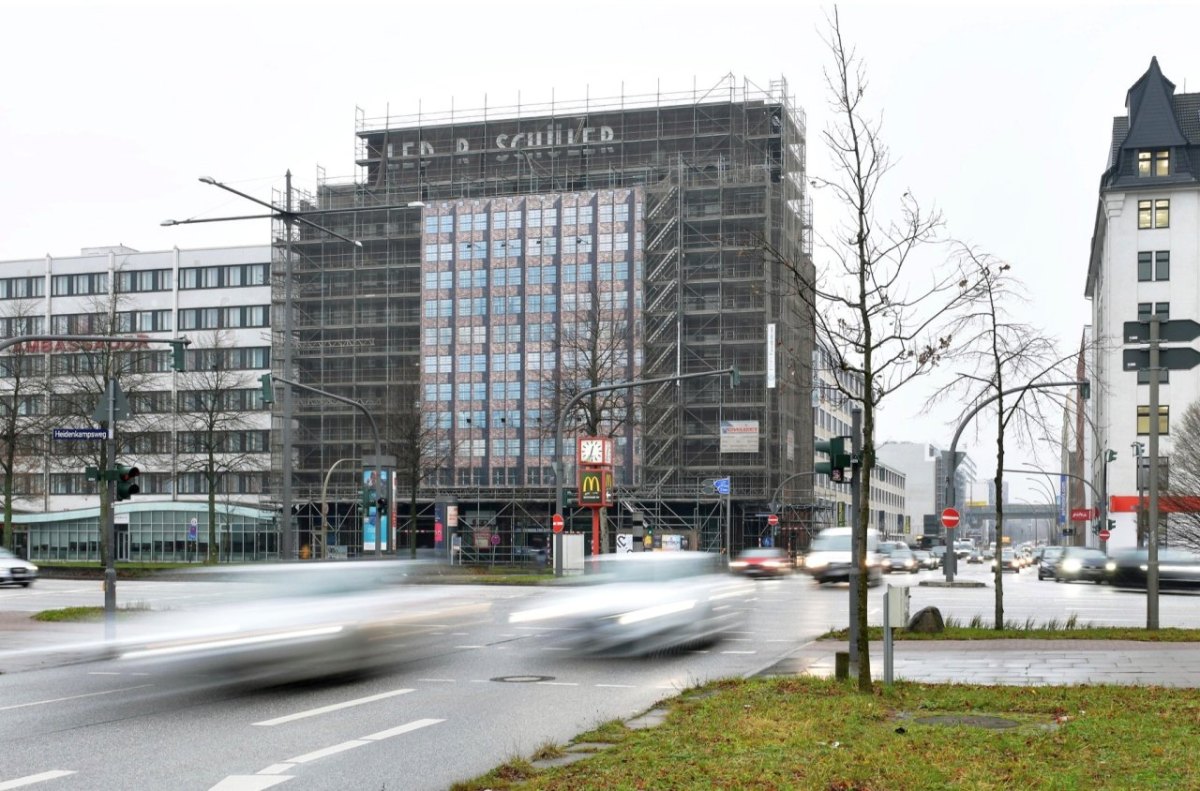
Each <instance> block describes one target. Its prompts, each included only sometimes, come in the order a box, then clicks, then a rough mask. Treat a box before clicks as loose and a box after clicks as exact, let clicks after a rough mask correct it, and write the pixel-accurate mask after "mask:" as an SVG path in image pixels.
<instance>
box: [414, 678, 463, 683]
mask: <svg viewBox="0 0 1200 791" xmlns="http://www.w3.org/2000/svg"><path fill="white" fill-rule="evenodd" d="M417 681H427V682H431V683H432V682H435V681H442V682H445V683H447V684H453V683H454V679H452V678H418V679H417Z"/></svg>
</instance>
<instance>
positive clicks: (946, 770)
mask: <svg viewBox="0 0 1200 791" xmlns="http://www.w3.org/2000/svg"><path fill="white" fill-rule="evenodd" d="M663 706H664V707H665V708H667V709H668V710H669V714H668V716H667V718H666V720H665V722H664V723H663V724H662V725H659V726H658V727H655V728H649V729H645V730H630V729H627V728H626V727H625V726H624V725H622V724H620V723H609V724H607V725H605V726H604V727H602V728H600V729H598V730H597V731H594V732H592V733H588V734H584V735H582V736H580V737H579V738H578V739H577V740H576V742H577V743H578V742H602V743H606V744H609V745H611V746H609V747H608V748H606V749H604V748H600V749H597V750H596V752H595V753H594V754H591V755H589V757H588V758H586V759H585V760H582V761H580V762H578V763H574V764H571V765H569V766H564V767H558V768H539V764H540V763H541V762H539V761H537V760H536V759H537V758H539V757H543V758H552V757H555V756H560V755H562V754H564V753H565V752H567V751H568V750H569V749H570V748H569V746H568V747H564V748H558V747H555V746H551V745H548V746H546V747H544V748H543V749H542V750H540V751H539V755H538V756H534V759H535V760H533V761H530V760H523V759H522V760H513V761H511V762H509V763H507V764H505V765H504V766H502V767H499V768H498V769H496V770H494V771H492V772H491V773H489V774H487V775H485V776H483V777H480V778H477V779H476V780H473V781H470V782H467V783H460V784H458V785H456V786H454V789H456V790H457V791H478V790H480V789H489V788H490V789H580V788H604V789H692V788H706V789H740V788H753V789H818V790H819V791H884V790H885V789H886V791H906V789H911V790H912V791H928V790H929V789H963V788H967V789H1014V788H1020V789H1028V788H1054V789H1089V791H1090V790H1091V789H1122V790H1125V789H1164V788H1200V763H1197V762H1196V761H1194V755H1193V753H1194V746H1195V745H1196V744H1198V743H1200V691H1197V690H1191V689H1166V688H1158V687H1118V686H1072V687H1028V688H1024V687H979V686H960V685H929V684H910V683H900V684H896V685H894V686H892V687H890V688H887V689H884V688H882V687H880V688H877V690H876V691H875V692H874V693H873V694H861V693H859V692H857V691H856V690H855V688H854V687H853V686H851V685H847V684H844V683H841V682H837V681H833V680H824V679H814V678H804V677H786V678H783V677H777V678H762V679H751V680H748V681H736V680H735V681H725V682H717V683H714V684H710V685H708V686H706V687H703V688H699V689H697V690H693V691H691V692H688V693H685V694H684V695H682V696H680V697H678V698H676V699H673V700H670V701H667V702H666V703H664V704H663ZM926 718H929V721H928V722H923V721H922V720H924V719H926ZM935 723H936V724H935ZM946 723H949V724H946ZM987 725H990V726H993V727H984V726H987Z"/></svg>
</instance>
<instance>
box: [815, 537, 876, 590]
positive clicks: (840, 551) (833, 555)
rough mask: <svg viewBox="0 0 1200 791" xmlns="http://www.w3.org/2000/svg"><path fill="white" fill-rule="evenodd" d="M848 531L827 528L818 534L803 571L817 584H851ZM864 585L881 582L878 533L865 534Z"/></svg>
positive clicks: (873, 584)
mask: <svg viewBox="0 0 1200 791" xmlns="http://www.w3.org/2000/svg"><path fill="white" fill-rule="evenodd" d="M850 567H851V562H850V528H848V527H827V528H825V529H824V530H822V531H821V532H820V533H818V534H817V537H816V538H814V539H813V542H812V546H811V547H809V551H808V555H807V556H805V558H804V570H805V571H807V572H808V573H809V574H810V575H812V578H813V579H814V580H816V581H817V582H819V583H826V582H849V581H850ZM867 575H868V576H867V584H868V585H871V586H875V585H879V584H881V583H882V582H883V564H882V563H881V559H880V556H879V531H878V530H867Z"/></svg>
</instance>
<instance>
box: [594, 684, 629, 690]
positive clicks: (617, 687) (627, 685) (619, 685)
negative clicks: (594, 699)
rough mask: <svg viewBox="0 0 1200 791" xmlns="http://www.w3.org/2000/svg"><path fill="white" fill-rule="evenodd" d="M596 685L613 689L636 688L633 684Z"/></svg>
mask: <svg viewBox="0 0 1200 791" xmlns="http://www.w3.org/2000/svg"><path fill="white" fill-rule="evenodd" d="M596 686H598V687H611V688H613V689H636V688H637V687H635V686H634V685H633V684H597V685H596Z"/></svg>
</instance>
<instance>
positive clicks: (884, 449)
mask: <svg viewBox="0 0 1200 791" xmlns="http://www.w3.org/2000/svg"><path fill="white" fill-rule="evenodd" d="M957 454H958V465H957V467H955V472H954V481H955V483H954V503H953V505H954V506H955V507H956V508H958V509H960V511H961V510H962V509H963V508H964V507H965V504H966V503H967V502H968V501H970V499H971V487H972V484H974V482H975V463H974V462H973V461H972V460H971V457H970V456H969V455H967V454H966V453H965V452H964V451H957ZM875 455H876V456H877V457H878V458H879V459H880V460H881V461H882V462H883V463H884V464H886V465H888V466H889V467H892V468H893V469H896V470H899V471H900V472H902V473H903V474H904V481H905V502H904V505H905V519H906V520H907V521H908V523H909V524H910V526H911V531H912V539H913V540H917V539H919V538H920V537H921V536H932V537H934V538H935V539H937V540H939V541H940V540H942V539H943V538H944V537H945V529H944V528H943V527H942V523H941V518H940V516H941V513H942V511H943V510H944V509H945V508H946V507H948V506H949V505H951V503H950V502H949V501H948V500H947V496H946V495H947V493H946V480H947V476H948V473H949V470H950V465H949V462H950V451H948V450H942V449H941V448H939V447H937V446H936V445H931V444H929V443H928V442H887V443H884V444H882V445H880V446H879V447H878V448H876V450H875ZM964 528H966V529H967V530H970V529H971V526H970V525H964Z"/></svg>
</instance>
